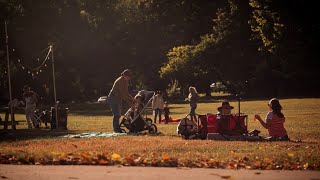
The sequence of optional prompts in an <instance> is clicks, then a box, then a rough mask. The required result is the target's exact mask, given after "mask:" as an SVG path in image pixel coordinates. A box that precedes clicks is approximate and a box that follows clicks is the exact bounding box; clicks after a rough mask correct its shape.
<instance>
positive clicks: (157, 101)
mask: <svg viewBox="0 0 320 180" xmlns="http://www.w3.org/2000/svg"><path fill="white" fill-rule="evenodd" d="M163 105H164V102H163V97H162V95H161V91H157V94H156V95H155V96H154V98H153V99H152V109H153V111H154V123H157V116H158V114H159V124H161V114H162V110H163Z"/></svg>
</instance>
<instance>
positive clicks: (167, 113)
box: [163, 101, 170, 124]
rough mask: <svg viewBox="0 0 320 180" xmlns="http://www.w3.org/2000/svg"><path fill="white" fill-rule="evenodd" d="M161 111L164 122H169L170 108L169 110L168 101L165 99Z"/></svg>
mask: <svg viewBox="0 0 320 180" xmlns="http://www.w3.org/2000/svg"><path fill="white" fill-rule="evenodd" d="M163 113H164V118H165V120H166V122H165V124H168V123H169V114H170V110H169V103H168V102H167V101H166V102H164V108H163Z"/></svg>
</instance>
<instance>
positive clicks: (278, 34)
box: [249, 0, 285, 54]
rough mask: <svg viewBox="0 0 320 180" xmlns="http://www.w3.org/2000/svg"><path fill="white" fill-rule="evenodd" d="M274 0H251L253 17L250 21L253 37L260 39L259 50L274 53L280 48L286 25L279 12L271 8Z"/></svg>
mask: <svg viewBox="0 0 320 180" xmlns="http://www.w3.org/2000/svg"><path fill="white" fill-rule="evenodd" d="M271 3H272V0H250V1H249V4H250V6H251V7H252V9H253V10H252V18H251V20H250V21H249V24H250V26H251V30H252V32H253V34H252V39H254V40H258V41H260V43H261V45H260V47H259V51H262V52H269V53H271V54H274V53H275V52H276V51H277V49H278V48H279V41H280V40H281V38H282V36H283V32H284V29H285V26H284V24H283V23H281V21H280V16H279V13H278V12H276V11H275V10H273V9H271V7H270V4H271Z"/></svg>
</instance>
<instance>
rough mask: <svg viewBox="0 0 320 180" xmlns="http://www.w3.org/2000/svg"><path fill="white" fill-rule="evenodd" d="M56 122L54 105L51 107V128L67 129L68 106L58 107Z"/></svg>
mask: <svg viewBox="0 0 320 180" xmlns="http://www.w3.org/2000/svg"><path fill="white" fill-rule="evenodd" d="M57 115H58V124H57V121H56V110H55V107H51V118H50V122H51V130H53V129H64V130H67V118H68V108H58V113H57Z"/></svg>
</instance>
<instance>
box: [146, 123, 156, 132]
mask: <svg viewBox="0 0 320 180" xmlns="http://www.w3.org/2000/svg"><path fill="white" fill-rule="evenodd" d="M148 131H149V133H156V132H158V129H157V126H156V125H155V124H151V125H150V126H149V127H148Z"/></svg>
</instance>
